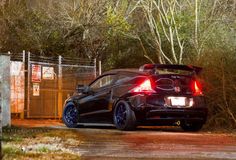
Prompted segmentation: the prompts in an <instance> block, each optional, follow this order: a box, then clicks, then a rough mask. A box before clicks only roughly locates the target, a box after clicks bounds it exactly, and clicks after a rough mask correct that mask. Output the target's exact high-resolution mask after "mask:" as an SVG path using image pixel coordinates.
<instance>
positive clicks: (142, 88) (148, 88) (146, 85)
mask: <svg viewBox="0 0 236 160" xmlns="http://www.w3.org/2000/svg"><path fill="white" fill-rule="evenodd" d="M129 92H130V93H140V92H142V93H156V91H154V90H153V89H152V84H151V81H150V79H149V78H147V79H145V80H144V81H143V82H142V83H141V84H139V85H138V86H136V87H135V88H133V89H131V90H130V91H129Z"/></svg>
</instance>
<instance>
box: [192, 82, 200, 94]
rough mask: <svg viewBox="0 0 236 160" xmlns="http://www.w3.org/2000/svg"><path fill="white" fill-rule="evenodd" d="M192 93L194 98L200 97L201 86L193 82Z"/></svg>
mask: <svg viewBox="0 0 236 160" xmlns="http://www.w3.org/2000/svg"><path fill="white" fill-rule="evenodd" d="M192 89H193V92H194V95H195V96H199V95H202V87H201V84H200V83H199V82H198V81H196V80H195V81H193V86H192Z"/></svg>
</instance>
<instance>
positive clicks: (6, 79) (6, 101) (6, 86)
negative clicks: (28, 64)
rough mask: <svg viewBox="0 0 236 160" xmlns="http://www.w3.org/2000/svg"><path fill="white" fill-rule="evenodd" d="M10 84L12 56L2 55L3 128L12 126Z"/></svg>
mask: <svg viewBox="0 0 236 160" xmlns="http://www.w3.org/2000/svg"><path fill="white" fill-rule="evenodd" d="M10 82H11V81H10V56H5V55H0V92H1V98H2V101H1V106H2V115H1V116H2V126H7V125H11V111H10V96H11V90H10Z"/></svg>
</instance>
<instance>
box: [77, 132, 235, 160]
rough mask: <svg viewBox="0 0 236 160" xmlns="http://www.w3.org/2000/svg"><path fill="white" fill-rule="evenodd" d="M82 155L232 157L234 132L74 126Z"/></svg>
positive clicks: (140, 157) (186, 157) (87, 157)
mask: <svg viewBox="0 0 236 160" xmlns="http://www.w3.org/2000/svg"><path fill="white" fill-rule="evenodd" d="M77 130H78V132H79V133H80V134H82V135H83V136H84V137H85V140H84V141H83V142H82V143H81V145H80V147H79V148H77V149H76V150H77V151H79V152H80V153H81V155H82V157H84V158H85V159H94V158H95V159H236V136H234V135H228V134H212V133H204V132H202V133H201V132H200V133H184V132H182V131H181V130H180V129H175V128H171V129H163V128H162V129H158V128H156V129H151V128H148V129H138V130H137V131H134V132H121V131H117V130H115V129H91V128H80V129H77Z"/></svg>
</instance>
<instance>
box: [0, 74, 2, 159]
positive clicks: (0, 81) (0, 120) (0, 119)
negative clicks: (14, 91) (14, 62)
mask: <svg viewBox="0 0 236 160" xmlns="http://www.w3.org/2000/svg"><path fill="white" fill-rule="evenodd" d="M1 91H2V76H1V75H0V159H2V93H1Z"/></svg>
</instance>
